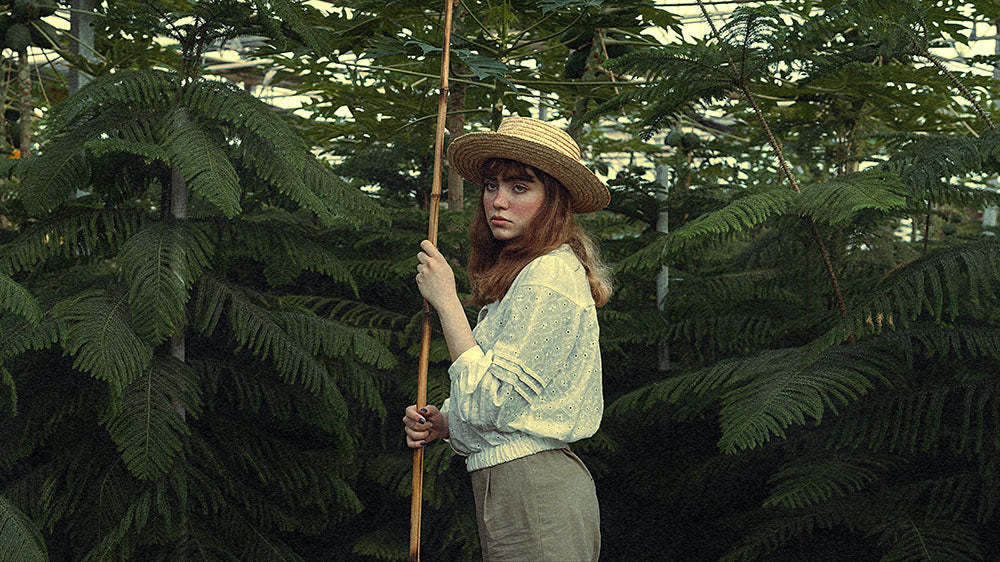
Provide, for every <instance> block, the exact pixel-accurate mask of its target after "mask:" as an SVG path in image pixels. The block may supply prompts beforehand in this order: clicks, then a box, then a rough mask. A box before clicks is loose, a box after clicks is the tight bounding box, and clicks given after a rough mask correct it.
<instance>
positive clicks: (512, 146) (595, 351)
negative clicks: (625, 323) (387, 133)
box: [403, 117, 611, 561]
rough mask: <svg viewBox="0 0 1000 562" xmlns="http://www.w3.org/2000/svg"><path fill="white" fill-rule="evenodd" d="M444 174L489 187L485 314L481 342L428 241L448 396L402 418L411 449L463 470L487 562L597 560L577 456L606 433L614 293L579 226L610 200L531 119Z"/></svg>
mask: <svg viewBox="0 0 1000 562" xmlns="http://www.w3.org/2000/svg"><path fill="white" fill-rule="evenodd" d="M448 160H449V163H450V164H451V166H452V167H453V168H454V169H456V170H457V171H458V172H459V173H460V174H461V175H462V176H463V177H464V178H466V179H467V180H469V181H471V182H473V183H475V184H477V185H479V186H480V187H481V194H482V205H480V206H479V210H478V212H477V214H476V217H475V219H473V221H472V225H471V231H470V238H471V240H472V251H471V256H470V259H469V266H468V272H469V276H470V279H471V281H472V286H473V300H474V302H475V303H476V304H478V305H480V306H483V308H482V310H481V311H480V312H479V319H478V322H477V324H476V329H475V331H473V330H472V329H471V328H470V326H469V322H468V319H467V318H466V315H465V311H464V309H463V307H462V304H461V302H459V299H458V294H457V292H456V289H455V279H454V275H453V273H452V271H451V267H450V266H449V265H448V263H447V261H445V258H444V257H443V256H442V255H441V254H440V253H439V252H438V251H437V249H436V248H435V247H434V246H433V245H432V244H431V243H430V242H429V241H427V240H425V241H423V242H422V243H421V246H420V247H421V249H422V251H421V252H420V253H419V254H418V255H417V258H418V260H419V265H418V266H417V277H416V280H417V286H418V287H419V289H420V292H421V294H423V296H424V298H426V299H427V300H428V302H430V304H431V305H432V306H433V307H434V309H435V310H436V311H437V313H438V316H439V318H440V319H441V326H442V329H443V331H444V336H445V340H446V341H447V344H448V350H449V352H450V354H451V359H452V361H453V363H452V365H451V367H450V369H449V374H450V377H451V395H450V397H449V398H448V400H445V402H444V404H443V405H442V407H441V410H440V411H439V410H438V409H437V408H435V407H434V406H427V407H426V408H423V409H421V410H420V411H417V409H416V406H410V407H409V408H407V409H406V416H405V417H404V418H403V424H404V426H405V432H406V442H407V445H408V446H410V447H413V448H416V447H421V446H425V445H426V444H427V443H429V442H431V441H433V440H434V439H437V438H438V437H441V438H444V439H448V440H449V442H450V443H451V445H452V447H453V448H454V449H455V450H456V451H457V452H458V453H459V454H462V455H464V456H466V467H467V468H468V470H469V471H470V473H471V477H472V484H473V492H474V494H475V500H476V519H477V524H478V527H479V537H480V543H481V545H482V549H483V558H484V559H485V560H488V561H498V560H518V561H523V560H532V561H536V560H560V561H563V560H597V558H598V554H599V552H600V518H599V513H598V505H597V496H596V494H595V492H594V482H593V479H592V478H591V476H590V473H589V471H588V470H587V468H586V466H584V464H583V463H582V462H581V461H580V459H579V458H577V457H576V455H574V454H573V453H572V452H571V451H570V450H569V447H568V443H571V442H574V441H578V440H580V439H584V438H587V437H590V436H591V435H593V434H594V433H595V432H596V431H597V428H598V426H599V424H600V420H601V414H602V412H603V396H602V392H601V354H600V349H599V347H598V326H597V316H596V313H595V306H599V305H603V304H604V303H605V302H607V300H608V297H609V296H610V294H611V286H610V282H609V280H608V277H607V274H606V272H605V269H604V267H603V266H602V265H601V263H600V260H599V258H598V256H597V253H596V251H595V246H594V244H593V243H592V242H591V240H590V238H589V237H588V236H587V235H586V234H585V233H584V232H583V230H582V229H580V227H579V226H577V224H576V223H575V221H574V220H573V216H572V213H586V212H591V211H595V210H598V209H600V208H603V207H604V206H605V205H607V203H608V201H609V199H610V195H609V193H608V190H607V188H606V187H605V186H604V184H603V183H602V182H601V181H600V180H599V179H598V178H597V177H596V176H595V175H594V174H593V173H592V172H590V170H588V169H587V168H586V167H584V166H583V165H582V164H581V163H580V149H579V147H578V146H577V144H576V142H574V141H573V139H572V138H571V137H570V136H569V135H567V134H566V133H565V132H564V131H562V130H560V129H558V128H556V127H554V126H552V125H549V124H548V123H545V122H542V121H538V120H536V119H528V118H522V117H510V118H507V119H505V120H504V121H503V122H502V123H501V124H500V127H499V129H498V130H497V131H496V132H495V133H492V132H491V133H472V134H468V135H464V136H461V137H458V138H456V139H455V140H454V141H452V143H451V145H450V147H449V149H448Z"/></svg>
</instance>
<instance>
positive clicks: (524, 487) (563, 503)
mask: <svg viewBox="0 0 1000 562" xmlns="http://www.w3.org/2000/svg"><path fill="white" fill-rule="evenodd" d="M471 476H472V491H473V493H474V494H475V497H476V523H477V524H478V526H479V543H480V545H481V546H482V549H483V560H484V561H485V562H504V561H510V562H578V561H587V562H590V561H596V560H597V558H598V555H599V554H600V552H601V518H600V512H599V510H598V506H597V494H596V492H595V490H594V479H593V478H592V477H591V476H590V471H589V470H587V467H586V466H585V465H584V464H583V461H581V460H580V458H579V457H577V456H576V455H575V454H573V452H572V451H570V450H569V449H568V448H567V449H556V450H551V451H542V452H541V453H535V454H534V455H529V456H527V457H522V458H520V459H515V460H512V461H510V462H505V463H502V464H498V465H496V466H491V467H487V468H483V469H481V470H476V471H474V472H472V473H471Z"/></svg>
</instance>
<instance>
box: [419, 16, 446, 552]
mask: <svg viewBox="0 0 1000 562" xmlns="http://www.w3.org/2000/svg"><path fill="white" fill-rule="evenodd" d="M454 1H455V0H445V7H444V40H443V44H444V46H443V48H442V53H441V92H440V95H439V97H438V115H437V130H436V131H435V137H434V175H433V180H432V183H431V199H430V205H429V207H430V209H429V210H430V219H429V220H428V225H427V239H428V240H430V241H431V244H434V245H435V246H437V233H438V208H439V206H440V203H441V169H442V167H443V159H444V158H443V157H444V130H445V125H446V118H447V115H448V69H449V65H450V61H449V58H450V53H451V14H452V6H453V5H454ZM423 316H424V318H423V321H424V322H423V326H422V329H421V332H420V357H419V359H418V362H417V409H418V410H419V409H420V408H423V407H424V406H426V405H427V363H428V359H429V357H430V346H431V305H430V303H428V302H427V299H424V314H423ZM423 488H424V449H423V448H422V447H421V448H418V449H416V450H414V451H413V485H412V493H411V496H410V560H411V561H414V562H419V561H420V517H421V508H422V507H423V492H424V490H423Z"/></svg>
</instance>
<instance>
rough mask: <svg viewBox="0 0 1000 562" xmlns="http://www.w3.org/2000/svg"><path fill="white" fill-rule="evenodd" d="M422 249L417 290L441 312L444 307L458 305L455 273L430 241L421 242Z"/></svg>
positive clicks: (419, 256)
mask: <svg viewBox="0 0 1000 562" xmlns="http://www.w3.org/2000/svg"><path fill="white" fill-rule="evenodd" d="M420 249H421V250H423V251H422V252H420V253H419V254H417V261H419V262H420V263H419V264H417V288H418V289H420V294H421V295H423V296H424V298H425V299H427V302H429V303H431V306H433V307H434V309H435V310H437V311H439V312H440V310H441V309H442V308H443V307H444V306H446V305H450V304H453V303H458V290H457V289H456V288H455V273H454V272H453V271H452V270H451V266H450V265H448V260H446V259H444V256H443V255H441V252H439V251H438V249H437V248H435V247H434V244H431V242H430V240H424V241H423V242H421V243H420Z"/></svg>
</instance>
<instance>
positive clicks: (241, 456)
mask: <svg viewBox="0 0 1000 562" xmlns="http://www.w3.org/2000/svg"><path fill="white" fill-rule="evenodd" d="M212 420H213V423H212V426H213V427H212V431H213V432H214V433H215V438H216V439H218V442H217V446H218V447H219V448H220V452H222V453H224V455H223V458H226V459H229V462H230V463H231V465H230V466H229V469H230V470H232V471H233V472H235V474H232V477H233V478H234V479H239V480H243V481H245V482H246V483H245V484H244V485H243V486H241V487H244V486H245V489H244V492H245V494H241V495H240V496H239V497H238V499H237V501H239V502H241V503H243V504H244V506H245V507H246V508H247V509H248V510H249V511H250V512H251V513H252V514H254V519H256V520H257V521H262V522H269V523H272V524H276V525H277V526H278V527H279V528H281V529H284V530H300V531H305V532H313V533H317V532H320V531H321V530H322V529H323V528H324V527H325V526H326V519H327V518H331V519H333V520H337V521H342V520H344V519H347V518H349V517H350V516H352V515H356V514H357V513H358V512H360V511H361V509H362V504H361V501H360V500H359V499H358V497H357V495H356V494H355V492H354V490H352V489H351V486H350V485H349V484H348V482H347V481H346V480H345V479H344V477H343V474H344V471H345V466H344V465H345V464H347V463H349V462H350V461H351V460H352V457H353V455H352V451H350V450H331V449H327V450H301V449H300V448H299V444H297V443H296V442H295V441H294V440H287V439H274V438H273V437H271V436H269V435H266V434H265V433H264V432H265V431H269V430H267V429H266V427H262V426H258V425H255V424H246V423H243V422H239V421H236V420H229V419H224V418H222V417H213V418H212ZM258 484H259V486H262V487H263V488H264V489H266V490H273V491H274V492H275V493H274V494H266V495H263V494H259V493H255V490H257V485H258Z"/></svg>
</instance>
